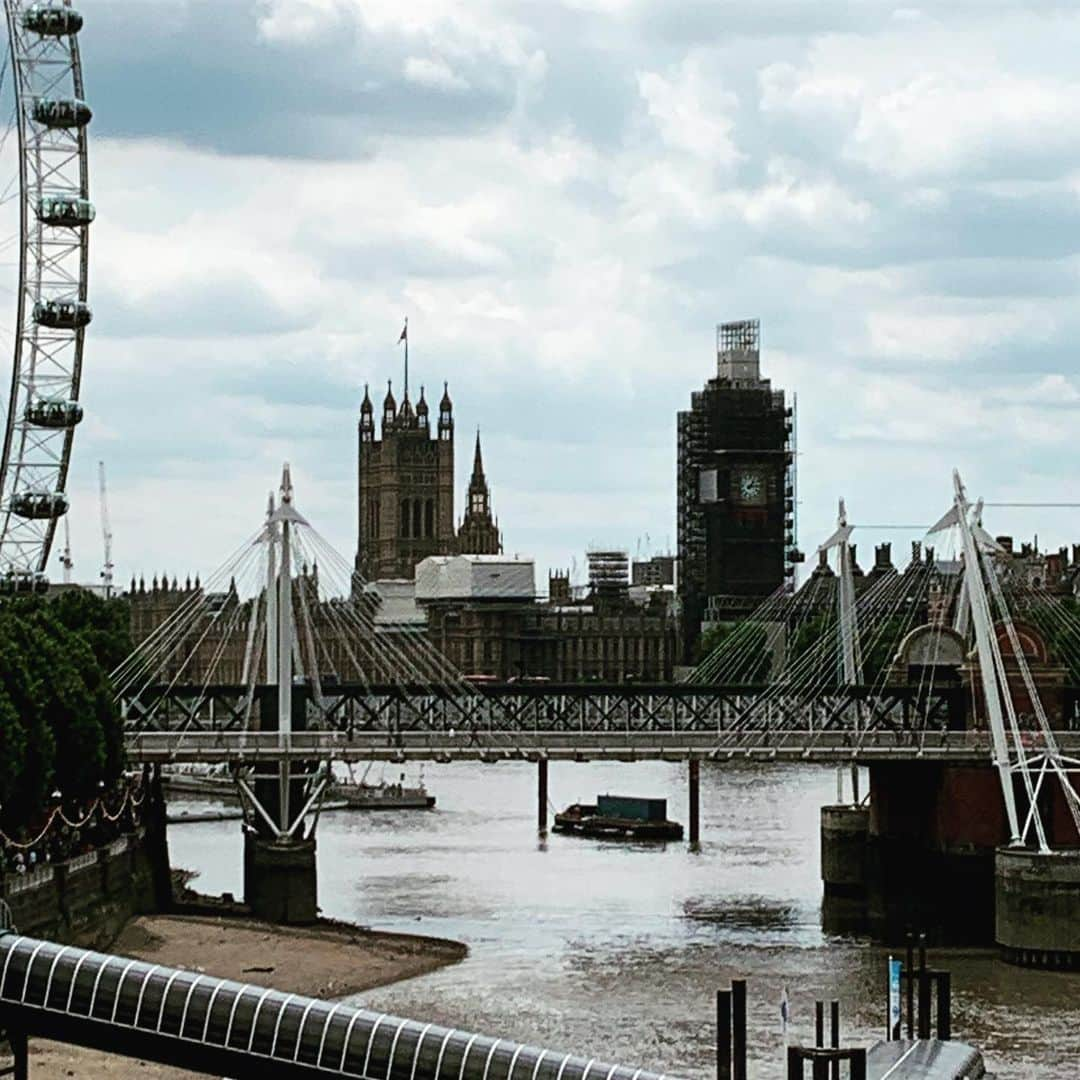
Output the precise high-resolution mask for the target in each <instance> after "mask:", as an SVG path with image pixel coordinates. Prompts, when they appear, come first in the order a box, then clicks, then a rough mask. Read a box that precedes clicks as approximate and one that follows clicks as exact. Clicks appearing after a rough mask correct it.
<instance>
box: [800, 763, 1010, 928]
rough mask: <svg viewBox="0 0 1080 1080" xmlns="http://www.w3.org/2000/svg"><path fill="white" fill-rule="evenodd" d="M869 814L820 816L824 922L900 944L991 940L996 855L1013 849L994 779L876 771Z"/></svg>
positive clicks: (989, 773) (979, 770) (981, 773)
mask: <svg viewBox="0 0 1080 1080" xmlns="http://www.w3.org/2000/svg"><path fill="white" fill-rule="evenodd" d="M869 772H870V805H869V807H862V808H860V807H857V806H851V805H847V806H845V805H837V806H826V807H823V808H822V811H821V875H822V881H823V885H824V904H823V917H824V922H825V926H826V928H828V929H830V930H832V931H835V932H852V931H859V930H865V931H868V932H869V933H870V934H871V936H872V937H874V938H875V939H876V940H879V941H884V942H890V943H891V942H900V941H902V940H903V939H904V935H905V934H906V933H907V931H909V930H911V929H918V930H921V931H925V932H926V933H927V935H928V936H929V938H930V939H931V940H932V941H935V942H940V943H948V944H958V945H959V944H981V945H987V944H990V943H991V942H993V941H994V892H995V890H994V853H995V850H996V849H997V847H998V846H999V845H1000V844H1003V843H1007V842H1008V829H1007V824H1006V820H1005V811H1004V802H1003V800H1002V797H1001V787H1000V781H999V779H998V775H997V772H996V771H995V770H994V769H992V768H990V767H960V766H950V765H944V764H939V763H930V762H896V763H892V762H890V763H885V764H876V765H872V766H870V770H869Z"/></svg>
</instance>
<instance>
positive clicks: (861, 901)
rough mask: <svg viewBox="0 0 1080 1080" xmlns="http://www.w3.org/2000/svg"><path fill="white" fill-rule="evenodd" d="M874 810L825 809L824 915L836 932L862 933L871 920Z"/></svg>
mask: <svg viewBox="0 0 1080 1080" xmlns="http://www.w3.org/2000/svg"><path fill="white" fill-rule="evenodd" d="M869 845H870V809H869V807H865V806H852V805H843V804H838V805H835V806H823V807H822V808H821V880H822V884H823V887H824V893H825V895H824V898H823V901H822V908H821V910H822V917H823V920H824V926H825V930H826V931H827V932H829V933H833V934H843V933H861V932H862V931H864V930H865V929H866V923H867V902H868V895H867V863H868V860H869Z"/></svg>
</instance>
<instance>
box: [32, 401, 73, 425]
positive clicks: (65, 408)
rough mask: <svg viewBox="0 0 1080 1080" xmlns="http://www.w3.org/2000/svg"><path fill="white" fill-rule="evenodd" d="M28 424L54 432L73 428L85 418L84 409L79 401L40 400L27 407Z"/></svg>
mask: <svg viewBox="0 0 1080 1080" xmlns="http://www.w3.org/2000/svg"><path fill="white" fill-rule="evenodd" d="M24 415H25V417H26V422H27V423H28V424H33V425H34V427H40V428H50V429H52V430H54V431H57V430H61V429H65V428H73V427H74V426H75V425H76V424H78V423H79V422H80V421H81V420H82V418H83V407H82V406H81V405H80V404H79V403H78V402H77V401H55V400H52V399H50V398H38V399H37V400H36V401H31V402H30V403H29V404H28V405H27V406H26V412H25V413H24Z"/></svg>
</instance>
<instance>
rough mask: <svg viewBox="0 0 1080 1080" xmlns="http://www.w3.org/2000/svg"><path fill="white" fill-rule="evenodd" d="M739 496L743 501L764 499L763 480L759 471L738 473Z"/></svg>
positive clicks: (762, 500) (751, 501) (759, 501)
mask: <svg viewBox="0 0 1080 1080" xmlns="http://www.w3.org/2000/svg"><path fill="white" fill-rule="evenodd" d="M738 481H739V498H740V499H741V500H742V501H743V502H745V503H761V502H764V501H765V481H764V480H763V479H762V477H761V474H760V473H756V472H744V473H740V474H739V478H738Z"/></svg>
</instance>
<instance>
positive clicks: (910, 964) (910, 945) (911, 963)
mask: <svg viewBox="0 0 1080 1080" xmlns="http://www.w3.org/2000/svg"><path fill="white" fill-rule="evenodd" d="M905 959H906V961H907V964H906V966H905V968H904V972H905V974H906V976H907V984H906V985H905V987H904V989H905V991H906V992H907V1037H908V1038H909V1039H914V1038H915V944H914V939H913V938H912V936H911V934H908V936H907V956H906V958H905Z"/></svg>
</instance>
